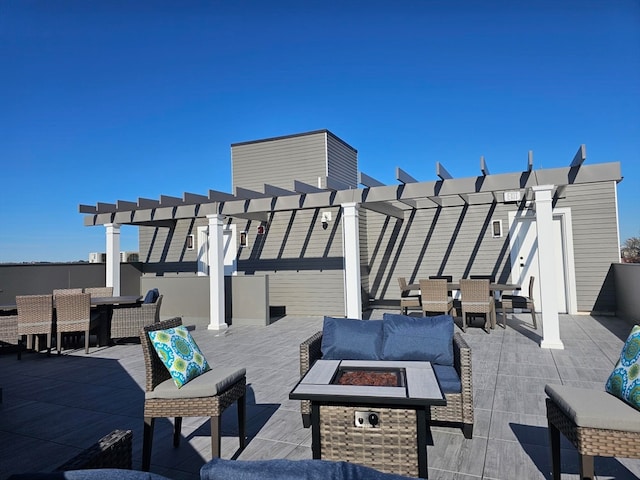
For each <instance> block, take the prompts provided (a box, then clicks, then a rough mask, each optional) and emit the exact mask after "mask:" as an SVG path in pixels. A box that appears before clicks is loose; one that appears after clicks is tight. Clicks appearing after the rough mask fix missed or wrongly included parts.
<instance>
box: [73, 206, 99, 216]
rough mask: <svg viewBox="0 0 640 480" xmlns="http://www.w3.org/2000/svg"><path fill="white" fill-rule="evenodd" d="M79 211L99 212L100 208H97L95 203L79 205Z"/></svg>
mask: <svg viewBox="0 0 640 480" xmlns="http://www.w3.org/2000/svg"><path fill="white" fill-rule="evenodd" d="M78 213H87V214H94V213H98V209H97V208H96V206H95V205H82V204H80V205H78Z"/></svg>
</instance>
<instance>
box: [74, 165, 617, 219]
mask: <svg viewBox="0 0 640 480" xmlns="http://www.w3.org/2000/svg"><path fill="white" fill-rule="evenodd" d="M621 179H622V176H621V169H620V163H619V162H613V163H602V164H595V165H583V166H582V167H581V168H579V169H575V168H574V169H571V168H570V167H561V168H554V169H542V170H537V171H534V172H532V173H531V175H525V176H523V174H522V172H520V173H511V174H496V175H489V176H486V177H469V178H456V179H449V180H446V181H442V180H440V181H435V182H434V181H431V182H419V183H406V184H404V185H392V186H379V187H370V188H367V189H350V190H345V191H338V192H332V191H328V190H319V189H315V187H314V190H315V192H310V193H300V192H299V193H298V194H297V195H289V196H284V197H266V196H265V195H263V197H266V198H260V199H252V200H251V199H249V200H248V199H239V198H236V197H232V198H233V200H230V201H226V202H220V203H213V202H209V203H203V204H201V205H199V208H198V210H197V215H198V216H199V217H203V216H204V215H206V214H208V213H220V214H224V215H230V216H240V215H244V216H245V217H246V215H247V214H253V213H260V212H262V213H263V214H264V213H265V212H267V213H270V212H274V211H283V210H297V209H309V208H323V207H330V206H336V205H340V203H343V202H356V203H361V204H374V206H375V204H376V203H380V202H396V201H398V202H401V203H405V204H407V205H409V206H412V208H413V205H416V207H417V208H428V205H434V206H435V205H437V204H441V205H443V206H449V205H451V204H453V202H454V201H455V199H456V198H457V199H458V202H460V199H461V198H464V197H461V195H467V196H468V197H467V199H468V201H470V202H471V201H473V199H475V197H476V196H475V195H472V194H476V193H485V194H490V195H487V197H488V201H492V200H495V195H493V192H503V191H508V190H518V189H520V190H524V191H525V192H527V193H528V190H529V189H530V187H532V186H534V185H556V186H557V187H561V186H562V185H568V184H582V183H593V182H603V181H608V180H611V181H620V180H621ZM480 180H482V181H480ZM297 185H298V187H300V185H304V184H302V183H301V182H298V183H297ZM318 190H319V191H318ZM559 193H561V194H562V189H560V192H559ZM227 195H228V194H227ZM492 195H493V197H492ZM481 198H482V196H478V199H481ZM443 199H444V201H443ZM158 204H159V202H158V201H157V200H146V199H142V198H141V199H138V209H137V210H135V211H134V215H133V219H132V220H130V221H129V222H127V223H130V224H142V222H151V223H152V222H153V221H154V220H159V219H167V218H169V216H171V218H173V219H177V218H183V217H180V216H179V215H181V214H182V211H183V210H188V209H176V208H158V207H159V205H158ZM162 206H163V207H166V205H162ZM391 206H393V205H391ZM101 208H102V209H101ZM79 209H81V210H82V212H83V213H87V216H85V220H84V221H85V224H86V225H101V224H105V223H110V222H112V221H113V212H115V210H116V205H113V204H105V203H99V204H98V206H97V208H95V210H94V207H91V206H87V205H81V206H80V207H79ZM107 209H111V213H110V212H109V211H107ZM160 210H162V212H160ZM400 210H402V209H400ZM396 213H398V212H396ZM125 217H126V215H125ZM263 218H265V217H264V216H260V219H263Z"/></svg>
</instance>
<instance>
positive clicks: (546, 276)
mask: <svg viewBox="0 0 640 480" xmlns="http://www.w3.org/2000/svg"><path fill="white" fill-rule="evenodd" d="M531 188H532V190H533V193H534V202H535V206H536V227H537V230H538V231H537V235H538V267H539V269H540V303H541V305H540V310H541V311H542V342H541V343H540V346H541V347H542V348H556V349H563V348H564V344H563V343H562V340H560V320H559V317H558V301H557V297H556V290H557V288H558V282H557V281H556V277H555V272H556V265H555V258H556V257H555V254H554V251H553V250H554V241H553V211H552V209H553V206H552V200H553V189H554V186H553V185H538V186H535V187H531Z"/></svg>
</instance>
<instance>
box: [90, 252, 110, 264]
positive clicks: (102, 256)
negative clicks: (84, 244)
mask: <svg viewBox="0 0 640 480" xmlns="http://www.w3.org/2000/svg"><path fill="white" fill-rule="evenodd" d="M106 261H107V254H106V253H100V252H91V253H90V254H89V263H105V262H106Z"/></svg>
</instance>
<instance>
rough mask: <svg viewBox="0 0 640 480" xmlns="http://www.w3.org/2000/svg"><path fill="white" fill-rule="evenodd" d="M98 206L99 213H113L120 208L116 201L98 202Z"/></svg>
mask: <svg viewBox="0 0 640 480" xmlns="http://www.w3.org/2000/svg"><path fill="white" fill-rule="evenodd" d="M96 208H97V210H98V213H112V212H115V211H116V210H117V209H118V206H117V205H116V204H115V203H103V202H98V203H96Z"/></svg>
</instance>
